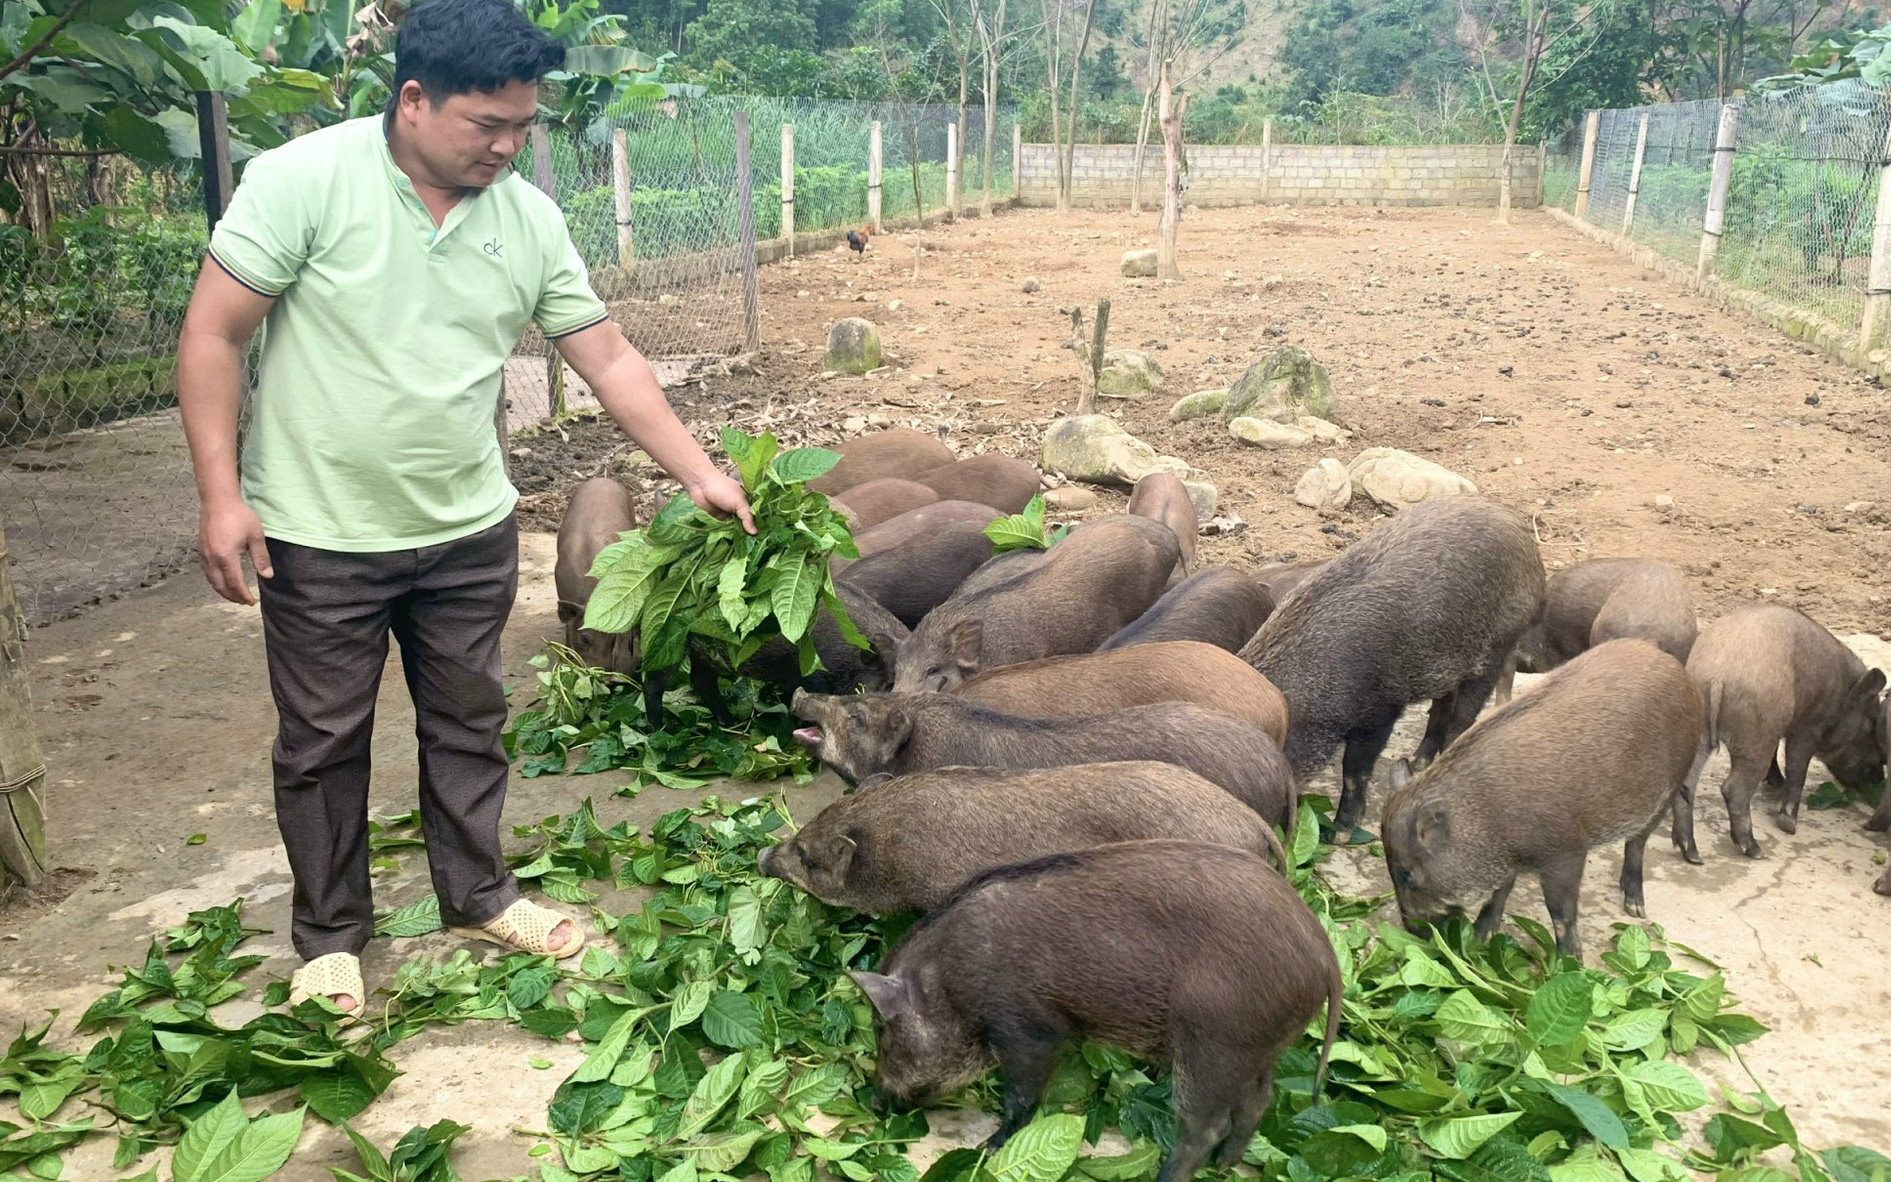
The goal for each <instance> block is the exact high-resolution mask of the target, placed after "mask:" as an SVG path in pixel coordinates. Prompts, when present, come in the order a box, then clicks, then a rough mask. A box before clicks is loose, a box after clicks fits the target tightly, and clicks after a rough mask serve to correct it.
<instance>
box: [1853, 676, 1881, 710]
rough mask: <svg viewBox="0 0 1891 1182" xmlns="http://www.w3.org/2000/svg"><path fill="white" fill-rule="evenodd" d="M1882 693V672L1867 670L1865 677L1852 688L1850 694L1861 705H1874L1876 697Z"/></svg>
mask: <svg viewBox="0 0 1891 1182" xmlns="http://www.w3.org/2000/svg"><path fill="white" fill-rule="evenodd" d="M1883 692H1884V670H1882V669H1867V670H1866V671H1865V675H1864V676H1863V677H1861V678H1859V679H1858V684H1856V685H1854V686H1852V694H1853V696H1855V697H1856V698H1857V699H1858V700H1859V701H1860V702H1861V703H1864V704H1866V705H1876V704H1877V699H1878V695H1879V694H1881V693H1883Z"/></svg>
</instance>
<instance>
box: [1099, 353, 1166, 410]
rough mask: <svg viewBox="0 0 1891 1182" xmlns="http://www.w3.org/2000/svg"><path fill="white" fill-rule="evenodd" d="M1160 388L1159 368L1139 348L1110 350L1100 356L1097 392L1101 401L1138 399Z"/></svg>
mask: <svg viewBox="0 0 1891 1182" xmlns="http://www.w3.org/2000/svg"><path fill="white" fill-rule="evenodd" d="M1161 385H1162V367H1161V366H1160V365H1157V364H1156V359H1155V358H1153V357H1151V356H1149V354H1147V353H1145V352H1143V351H1142V350H1141V349H1111V350H1110V351H1109V352H1107V353H1105V354H1103V372H1102V373H1100V374H1098V375H1097V393H1098V394H1099V395H1101V396H1102V397H1104V398H1140V397H1142V396H1143V395H1144V394H1147V393H1149V392H1150V391H1152V390H1155V389H1157V388H1158V387H1160V386H1161Z"/></svg>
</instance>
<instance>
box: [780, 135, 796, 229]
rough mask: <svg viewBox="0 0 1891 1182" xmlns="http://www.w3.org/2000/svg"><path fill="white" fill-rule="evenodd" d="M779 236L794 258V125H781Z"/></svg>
mask: <svg viewBox="0 0 1891 1182" xmlns="http://www.w3.org/2000/svg"><path fill="white" fill-rule="evenodd" d="M781 235H782V237H784V238H786V239H787V240H788V257H789V258H793V257H794V124H792V123H784V124H782V125H781Z"/></svg>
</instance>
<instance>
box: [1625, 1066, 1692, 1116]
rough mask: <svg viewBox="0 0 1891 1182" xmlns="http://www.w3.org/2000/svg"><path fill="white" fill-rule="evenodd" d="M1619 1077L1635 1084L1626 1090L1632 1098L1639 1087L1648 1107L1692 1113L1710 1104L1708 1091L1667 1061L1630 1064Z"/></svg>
mask: <svg viewBox="0 0 1891 1182" xmlns="http://www.w3.org/2000/svg"><path fill="white" fill-rule="evenodd" d="M1618 1074H1620V1076H1621V1078H1622V1080H1623V1082H1624V1083H1625V1084H1632V1085H1634V1087H1632V1088H1630V1087H1625V1088H1624V1089H1623V1090H1624V1092H1625V1093H1626V1094H1628V1095H1629V1096H1630V1097H1631V1098H1632V1097H1633V1095H1634V1089H1635V1088H1639V1089H1640V1090H1641V1093H1642V1094H1643V1095H1644V1096H1645V1097H1647V1103H1648V1105H1649V1106H1650V1107H1651V1108H1654V1109H1656V1110H1658V1111H1661V1112H1692V1111H1694V1110H1695V1109H1696V1108H1704V1107H1706V1105H1707V1089H1706V1088H1704V1087H1702V1086H1701V1081H1700V1080H1698V1079H1696V1078H1695V1077H1694V1073H1693V1072H1692V1071H1689V1070H1688V1069H1687V1068H1685V1067H1683V1066H1681V1065H1680V1064H1679V1063H1675V1062H1672V1061H1670V1060H1667V1059H1655V1060H1651V1061H1649V1062H1645V1063H1630V1064H1628V1065H1627V1066H1625V1067H1622V1068H1620V1069H1619V1070H1618Z"/></svg>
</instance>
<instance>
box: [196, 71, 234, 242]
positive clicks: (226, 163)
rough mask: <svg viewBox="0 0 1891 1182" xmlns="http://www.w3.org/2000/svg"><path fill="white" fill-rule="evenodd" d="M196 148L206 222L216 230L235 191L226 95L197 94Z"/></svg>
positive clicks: (206, 92)
mask: <svg viewBox="0 0 1891 1182" xmlns="http://www.w3.org/2000/svg"><path fill="white" fill-rule="evenodd" d="M197 146H198V150H199V151H200V152H201V153H202V163H203V173H204V220H206V221H208V222H209V223H210V228H211V229H212V230H214V229H216V228H217V219H219V218H221V217H222V216H223V211H224V210H226V209H228V208H230V192H231V190H232V189H233V188H235V185H234V183H233V182H232V181H231V179H230V177H231V174H230V125H229V114H228V109H227V108H226V106H225V104H224V101H223V96H222V95H220V94H217V93H216V92H214V91H209V90H200V91H198V92H197Z"/></svg>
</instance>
